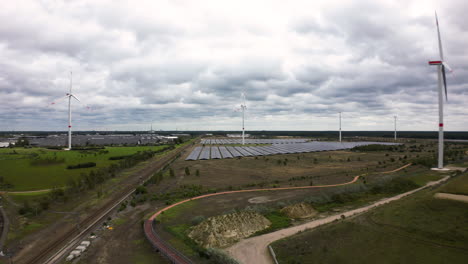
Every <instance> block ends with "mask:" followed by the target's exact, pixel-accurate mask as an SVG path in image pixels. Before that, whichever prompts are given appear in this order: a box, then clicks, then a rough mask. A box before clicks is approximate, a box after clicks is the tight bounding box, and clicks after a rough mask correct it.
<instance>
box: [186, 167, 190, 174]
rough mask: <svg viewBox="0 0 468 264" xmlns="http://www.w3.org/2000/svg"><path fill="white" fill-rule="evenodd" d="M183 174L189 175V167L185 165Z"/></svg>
mask: <svg viewBox="0 0 468 264" xmlns="http://www.w3.org/2000/svg"><path fill="white" fill-rule="evenodd" d="M185 175H186V176H189V175H190V169H189V167H185Z"/></svg>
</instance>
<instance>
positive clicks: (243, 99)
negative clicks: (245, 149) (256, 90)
mask: <svg viewBox="0 0 468 264" xmlns="http://www.w3.org/2000/svg"><path fill="white" fill-rule="evenodd" d="M242 103H243V104H242V105H241V108H242V145H245V127H244V124H245V109H246V108H247V106H246V105H245V92H244V91H242Z"/></svg>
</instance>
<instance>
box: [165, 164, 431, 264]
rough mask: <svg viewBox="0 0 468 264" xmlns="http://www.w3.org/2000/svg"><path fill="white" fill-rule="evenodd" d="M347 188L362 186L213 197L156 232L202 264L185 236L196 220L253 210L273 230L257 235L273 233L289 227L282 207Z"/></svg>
mask: <svg viewBox="0 0 468 264" xmlns="http://www.w3.org/2000/svg"><path fill="white" fill-rule="evenodd" d="M406 170H408V169H406ZM411 171H412V170H411ZM416 171H417V170H416ZM403 173H404V172H403V170H402V171H401V173H398V172H395V173H394V174H393V177H406V178H408V179H409V180H410V181H412V182H414V184H415V185H414V186H419V184H416V182H418V183H420V184H421V185H424V184H425V183H426V182H427V181H430V180H433V179H440V175H438V174H432V173H433V172H427V169H426V173H429V174H430V175H429V176H428V175H426V174H423V173H419V174H418V173H417V174H416V175H414V176H413V175H411V173H409V174H410V175H411V176H408V175H404V174H403ZM347 188H348V189H350V190H352V189H355V190H356V188H357V189H359V188H362V182H358V183H355V184H353V185H350V186H349V187H348V186H342V187H330V188H323V189H319V188H316V189H308V190H284V191H266V192H254V193H236V194H227V195H223V196H214V197H209V198H205V199H201V200H196V201H190V202H188V203H185V204H182V205H180V206H177V207H174V208H172V209H170V210H169V211H167V212H165V213H164V214H162V215H161V216H160V217H158V221H159V222H160V223H161V224H162V227H161V225H157V226H159V227H161V228H162V229H161V230H159V231H160V232H161V233H162V235H163V237H164V238H165V239H166V240H167V241H169V242H170V243H171V244H172V245H173V246H175V247H177V248H178V249H179V250H181V251H182V252H183V253H184V254H185V255H187V256H189V257H190V258H191V259H193V260H195V261H196V262H197V263H198V262H200V263H204V262H206V261H207V260H206V259H203V258H200V257H199V255H198V253H197V252H198V251H199V250H200V249H198V246H197V245H196V244H195V243H194V242H193V241H191V240H190V239H189V238H188V237H187V236H186V235H187V233H188V231H189V230H190V228H191V227H192V226H193V225H194V222H195V221H196V219H197V218H203V219H205V218H208V217H211V216H215V215H220V214H225V213H228V212H232V211H235V210H240V211H243V210H253V211H256V212H259V213H261V214H263V215H264V216H265V217H266V218H268V219H269V220H270V221H271V222H272V226H271V227H270V228H268V229H267V230H264V231H262V232H258V233H257V235H258V234H262V233H265V232H272V231H275V230H277V229H280V228H284V227H287V226H289V225H290V224H291V220H290V219H289V218H288V217H286V216H285V215H283V214H281V213H280V212H279V211H278V210H279V209H280V208H282V207H283V206H285V205H287V204H292V203H296V202H300V201H311V200H310V199H311V198H312V201H313V200H314V199H315V198H320V197H324V196H325V197H333V195H337V194H340V193H343V191H344V192H346V191H347ZM409 188H411V187H409ZM398 192H399V191H396V193H398ZM386 196H388V194H386V193H385V191H382V193H374V194H372V193H368V192H366V193H364V194H362V195H355V197H348V198H346V200H344V201H339V202H336V201H333V200H331V201H329V202H326V203H325V204H324V205H323V206H322V207H319V206H317V207H316V209H318V210H319V211H320V212H322V215H327V214H328V212H329V211H331V210H332V209H333V210H334V211H336V210H345V209H346V210H348V209H349V208H355V207H358V206H361V205H363V204H367V203H369V202H372V201H375V200H377V199H380V198H383V197H386ZM336 208H343V209H336ZM300 222H301V221H295V222H294V224H299V223H300ZM164 231H167V233H166V234H164ZM161 233H160V234H161Z"/></svg>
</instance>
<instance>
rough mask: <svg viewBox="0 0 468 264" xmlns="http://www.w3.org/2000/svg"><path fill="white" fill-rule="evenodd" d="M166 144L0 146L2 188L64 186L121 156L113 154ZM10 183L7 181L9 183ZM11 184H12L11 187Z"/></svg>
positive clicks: (106, 165)
mask: <svg viewBox="0 0 468 264" xmlns="http://www.w3.org/2000/svg"><path fill="white" fill-rule="evenodd" d="M164 147H166V146H154V147H147V146H144V147H143V146H142V147H106V148H105V149H98V150H72V151H62V150H49V149H44V148H30V149H25V148H11V149H10V148H9V149H0V168H2V170H1V171H0V177H1V180H2V183H3V184H2V187H3V188H2V189H3V190H7V191H29V190H41V189H48V188H53V187H62V186H64V185H65V184H66V183H67V182H68V181H69V180H70V179H76V178H78V177H79V176H80V175H81V174H83V173H89V172H90V171H92V170H96V169H99V168H106V167H108V166H110V165H111V164H115V163H117V162H118V160H109V158H110V157H117V156H127V155H132V154H135V153H137V152H138V151H146V150H152V151H157V150H160V149H163V148H164ZM87 162H94V163H96V166H95V167H93V168H81V169H67V166H69V165H76V164H81V163H87ZM5 183H7V184H9V185H7V184H5ZM8 187H9V188H8Z"/></svg>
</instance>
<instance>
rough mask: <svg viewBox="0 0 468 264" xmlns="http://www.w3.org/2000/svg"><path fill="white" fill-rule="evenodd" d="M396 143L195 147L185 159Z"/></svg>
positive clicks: (261, 154)
mask: <svg viewBox="0 0 468 264" xmlns="http://www.w3.org/2000/svg"><path fill="white" fill-rule="evenodd" d="M373 144H378V145H398V144H397V143H385V142H343V143H340V142H324V141H313V142H306V143H295V144H273V145H269V146H254V147H231V146H227V147H224V146H221V147H215V146H212V147H208V146H206V147H196V148H195V149H194V150H193V151H192V152H191V153H190V155H188V156H187V158H186V159H185V160H208V159H228V158H233V157H251V156H266V155H275V154H291V153H306V152H315V151H330V150H339V149H350V148H354V147H357V146H364V145H373Z"/></svg>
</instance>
